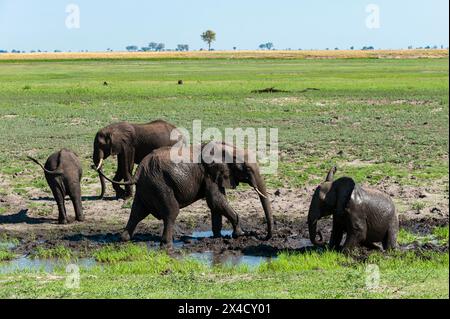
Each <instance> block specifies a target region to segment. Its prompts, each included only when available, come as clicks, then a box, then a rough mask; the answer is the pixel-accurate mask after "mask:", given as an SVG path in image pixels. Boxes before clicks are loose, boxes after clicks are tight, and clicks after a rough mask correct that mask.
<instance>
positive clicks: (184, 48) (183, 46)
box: [176, 44, 189, 51]
mask: <svg viewBox="0 0 450 319" xmlns="http://www.w3.org/2000/svg"><path fill="white" fill-rule="evenodd" d="M176 51H189V45H188V44H178V45H177V48H176Z"/></svg>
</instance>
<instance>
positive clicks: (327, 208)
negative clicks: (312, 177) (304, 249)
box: [308, 167, 355, 246]
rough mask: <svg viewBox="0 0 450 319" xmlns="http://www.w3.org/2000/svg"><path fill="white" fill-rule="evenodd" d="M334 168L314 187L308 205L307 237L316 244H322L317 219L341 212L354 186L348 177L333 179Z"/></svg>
mask: <svg viewBox="0 0 450 319" xmlns="http://www.w3.org/2000/svg"><path fill="white" fill-rule="evenodd" d="M336 170H337V169H336V167H333V168H332V169H330V171H329V172H328V174H327V177H326V179H325V181H324V182H323V183H322V184H320V185H319V186H318V187H317V188H316V190H315V191H314V195H313V198H312V200H311V205H310V207H309V213H308V228H309V238H310V240H311V242H312V243H313V244H314V245H317V246H323V245H324V242H323V238H322V234H321V232H320V231H317V221H318V220H319V219H321V218H323V217H326V216H329V215H331V214H335V213H336V214H338V215H339V214H343V213H344V210H345V206H346V205H347V203H348V201H349V198H350V196H351V194H352V192H353V189H354V187H355V183H354V181H353V180H352V179H350V178H348V177H343V178H340V179H339V180H337V181H334V174H335V173H336ZM317 235H319V238H320V239H319V240H317V239H316V237H317Z"/></svg>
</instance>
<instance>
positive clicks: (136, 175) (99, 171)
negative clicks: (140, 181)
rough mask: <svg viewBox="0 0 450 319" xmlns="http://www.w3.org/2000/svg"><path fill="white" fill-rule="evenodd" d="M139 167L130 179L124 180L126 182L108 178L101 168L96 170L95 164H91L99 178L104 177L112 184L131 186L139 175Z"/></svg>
mask: <svg viewBox="0 0 450 319" xmlns="http://www.w3.org/2000/svg"><path fill="white" fill-rule="evenodd" d="M139 168H140V166H139ZM139 168H138V170H137V171H136V174H135V175H134V176H133V177H132V178H131V180H129V181H126V182H116V181H113V180H112V179H110V178H109V177H108V176H106V175H105V174H104V173H103V171H102V169H99V170H97V168H96V167H95V165H92V169H93V170H95V171H96V172H97V173H98V175H99V176H100V178H104V179H106V180H107V181H108V182H110V183H112V184H115V185H121V186H131V185H135V184H136V182H137V177H138V176H139V172H140V169H139Z"/></svg>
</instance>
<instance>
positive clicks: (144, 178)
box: [100, 142, 273, 247]
mask: <svg viewBox="0 0 450 319" xmlns="http://www.w3.org/2000/svg"><path fill="white" fill-rule="evenodd" d="M211 145H212V146H213V147H211ZM206 147H208V149H206ZM173 149H174V148H170V147H163V148H159V149H157V150H155V151H153V152H152V153H151V154H149V155H148V156H147V157H145V158H144V159H143V160H142V162H141V164H140V166H139V169H138V170H137V172H136V175H135V176H134V177H133V180H132V181H130V182H127V183H117V182H115V181H111V180H110V179H108V180H109V181H110V182H113V183H116V184H120V185H131V184H136V195H135V197H134V201H133V205H132V208H131V214H130V218H129V220H128V223H127V226H126V228H125V230H124V232H123V233H122V239H123V240H125V241H127V240H130V238H131V237H132V236H133V233H134V230H135V229H136V226H137V225H138V223H139V222H140V221H141V220H143V219H144V218H145V217H147V216H148V215H149V214H150V213H151V214H152V215H153V216H155V217H156V218H158V219H160V220H161V219H162V220H163V221H164V230H163V235H162V240H161V245H162V246H164V245H167V246H168V247H171V246H172V239H173V227H174V224H175V219H176V218H177V216H178V213H179V210H180V209H181V208H184V207H186V206H189V205H191V204H192V203H194V202H196V201H198V200H200V199H206V202H207V204H208V207H209V208H210V210H211V216H212V230H213V235H214V236H215V237H220V236H221V229H222V216H225V217H226V218H227V219H228V220H229V221H230V223H231V225H232V226H233V237H234V238H236V237H238V236H241V235H243V234H244V233H243V231H242V230H241V227H240V224H239V217H238V215H237V214H236V212H235V211H234V210H233V208H231V206H230V205H229V204H228V201H227V198H226V193H225V190H226V189H227V188H236V187H237V186H238V185H239V183H246V184H248V185H250V186H251V187H252V188H253V189H254V190H255V191H256V192H257V193H258V196H259V199H260V201H261V204H262V207H263V209H264V213H265V217H266V221H267V237H266V238H267V239H269V238H271V237H272V227H273V220H272V208H271V204H270V200H269V198H268V195H267V191H266V186H265V183H264V180H263V178H262V176H261V174H260V172H259V167H258V164H256V163H253V162H251V161H249V160H248V159H249V156H248V152H246V151H244V150H240V149H237V148H234V147H232V146H229V145H227V144H225V143H218V142H212V143H209V144H206V145H203V146H201V147H200V150H199V149H198V148H197V150H199V151H198V152H194V150H195V149H194V148H193V147H185V148H183V149H180V151H179V152H180V153H182V152H186V153H187V154H188V158H190V161H189V162H187V161H179V160H178V159H177V160H175V159H174V156H173V155H174V152H173ZM212 149H214V152H212V153H214V156H211V154H210V150H212ZM186 153H185V154H186ZM194 154H201V155H202V156H201V158H199V159H198V160H196V161H193V160H192V159H193V158H197V156H195V155H194ZM207 154H210V155H209V156H208V155H207ZM217 154H219V157H216V155H217ZM205 158H207V160H205ZM219 158H220V159H219ZM100 173H101V174H103V173H102V172H100Z"/></svg>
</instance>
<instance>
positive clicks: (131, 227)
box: [121, 196, 149, 241]
mask: <svg viewBox="0 0 450 319" xmlns="http://www.w3.org/2000/svg"><path fill="white" fill-rule="evenodd" d="M148 214H149V213H148V212H147V209H146V207H145V205H144V203H143V202H142V201H141V200H140V199H139V198H138V197H137V196H136V197H135V198H134V200H133V205H132V207H131V213H130V218H129V219H128V223H127V226H126V227H125V230H124V231H123V232H122V235H121V237H122V240H123V241H129V240H130V239H131V238H132V237H133V234H134V231H135V229H136V226H137V225H138V224H139V223H140V222H141V221H142V220H143V219H144V218H145V217H147V216H148Z"/></svg>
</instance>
